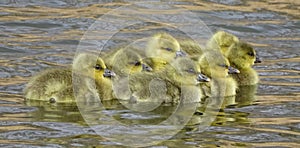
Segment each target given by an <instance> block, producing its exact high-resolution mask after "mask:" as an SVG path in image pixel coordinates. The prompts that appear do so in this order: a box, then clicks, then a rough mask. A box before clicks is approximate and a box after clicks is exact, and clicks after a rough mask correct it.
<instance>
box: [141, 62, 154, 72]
mask: <svg viewBox="0 0 300 148" xmlns="http://www.w3.org/2000/svg"><path fill="white" fill-rule="evenodd" d="M142 67H143V71H148V72H150V71H152V70H153V69H152V68H151V67H150V66H148V65H146V64H142Z"/></svg>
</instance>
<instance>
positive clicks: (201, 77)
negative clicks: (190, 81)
mask: <svg viewBox="0 0 300 148" xmlns="http://www.w3.org/2000/svg"><path fill="white" fill-rule="evenodd" d="M197 81H199V82H209V81H210V78H208V77H207V76H206V75H204V74H201V73H200V74H198V76H197Z"/></svg>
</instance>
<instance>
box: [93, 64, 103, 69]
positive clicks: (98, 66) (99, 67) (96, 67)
mask: <svg viewBox="0 0 300 148" xmlns="http://www.w3.org/2000/svg"><path fill="white" fill-rule="evenodd" d="M94 68H95V69H96V70H101V69H103V68H102V67H101V66H100V65H99V64H97V65H96V66H95V67H94Z"/></svg>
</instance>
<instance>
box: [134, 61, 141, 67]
mask: <svg viewBox="0 0 300 148" xmlns="http://www.w3.org/2000/svg"><path fill="white" fill-rule="evenodd" d="M133 64H134V66H140V65H141V64H142V63H141V62H140V61H135V62H134V63H133Z"/></svg>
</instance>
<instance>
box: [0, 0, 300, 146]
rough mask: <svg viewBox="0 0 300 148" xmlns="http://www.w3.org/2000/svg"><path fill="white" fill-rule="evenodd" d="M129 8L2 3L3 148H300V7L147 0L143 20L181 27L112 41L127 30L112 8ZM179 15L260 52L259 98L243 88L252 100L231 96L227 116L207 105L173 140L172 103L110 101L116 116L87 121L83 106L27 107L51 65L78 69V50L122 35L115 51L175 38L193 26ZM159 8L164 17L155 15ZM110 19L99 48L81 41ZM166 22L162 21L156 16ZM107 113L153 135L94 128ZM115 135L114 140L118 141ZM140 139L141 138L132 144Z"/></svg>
mask: <svg viewBox="0 0 300 148" xmlns="http://www.w3.org/2000/svg"><path fill="white" fill-rule="evenodd" d="M128 2H129V1H125V0H124V1H122V0H118V1H108V0H103V1H98V0H94V1H85V0H80V1H79V0H77V1H71V0H53V1H47V2H46V1H40V2H33V1H30V0H24V1H21V0H3V1H1V2H0V8H1V11H0V20H1V21H0V28H1V29H0V31H1V33H0V36H1V38H0V42H1V43H0V52H1V53H0V55H1V56H0V146H1V147H125V146H122V141H123V142H124V141H125V144H127V146H133V145H136V144H137V145H143V142H145V143H144V144H145V145H147V142H148V141H147V139H148V138H149V139H150V141H151V140H152V141H155V140H156V141H161V142H159V143H156V142H155V143H154V145H153V146H152V147H300V52H299V51H300V50H299V49H300V16H299V14H300V10H299V7H300V1H296V0H265V1H248V0H228V1H225V0H205V1H171V2H167V3H164V5H153V4H147V3H139V4H138V5H139V9H136V10H137V11H136V12H138V14H137V15H138V16H141V17H143V16H149V14H151V17H150V18H151V19H158V20H160V21H162V22H164V23H166V24H167V23H169V24H170V26H173V27H170V26H169V27H166V26H167V25H166V26H161V25H158V24H151V23H148V24H147V23H146V24H139V25H138V26H134V25H133V26H125V29H124V28H123V30H122V31H120V32H119V33H117V34H113V33H114V29H116V28H114V27H116V26H117V25H118V24H119V25H120V23H119V22H118V21H119V20H118V19H115V18H114V16H118V17H120V16H121V15H122V14H121V13H120V14H119V13H111V11H112V10H116V8H119V9H121V10H122V8H125V9H124V10H126V8H129V9H133V8H132V7H130V6H128ZM166 4H169V5H172V7H171V8H169V7H168V5H166ZM151 7H153V8H152V9H151ZM174 8H180V9H184V10H185V11H186V12H189V13H191V14H193V15H188V17H187V19H188V21H191V22H195V23H196V24H197V22H198V20H202V21H203V24H202V22H200V23H199V24H201V25H203V27H204V29H210V31H211V32H216V31H217V30H225V31H228V32H230V33H232V34H235V35H236V36H238V37H239V38H240V39H242V40H245V41H247V42H249V43H251V44H252V45H253V46H254V47H255V49H256V50H257V52H258V54H259V55H260V56H261V58H262V60H263V62H262V63H260V64H256V65H255V67H254V68H255V69H256V70H257V71H258V73H259V76H260V83H259V85H258V87H257V92H256V95H254V93H255V89H254V90H253V91H252V92H251V88H242V89H241V90H243V91H245V93H240V94H239V95H238V96H236V98H235V100H233V102H234V103H232V100H231V98H229V99H228V100H225V102H224V103H225V104H226V103H228V104H227V106H226V105H223V107H222V109H220V110H211V112H209V113H207V112H205V113H204V111H203V110H202V109H203V104H198V105H197V106H198V107H197V110H196V111H195V113H193V116H192V117H191V120H190V121H189V122H188V123H185V126H183V127H181V128H182V129H181V130H179V131H178V133H177V134H175V135H174V136H172V138H170V139H169V138H168V136H167V135H164V134H165V133H168V131H171V130H172V128H174V127H173V126H168V125H165V124H161V123H162V121H164V120H166V119H167V118H168V117H169V116H171V114H172V113H173V112H174V111H175V110H176V106H173V105H164V106H161V107H159V108H157V109H155V110H154V111H152V112H134V111H132V110H130V109H128V108H126V107H124V106H123V105H122V104H120V103H119V102H106V103H105V106H106V107H107V110H104V111H103V110H102V111H99V110H97V108H89V109H88V110H84V111H86V112H89V115H88V116H82V115H81V114H80V112H79V110H78V108H77V106H76V104H49V103H43V102H24V99H23V94H22V90H23V88H24V87H25V85H26V83H27V82H28V80H29V79H30V77H31V76H32V75H34V74H35V73H37V72H39V71H42V70H44V69H47V68H51V67H63V66H68V65H69V64H71V63H72V59H73V56H74V54H75V53H76V51H77V49H78V45H79V44H80V45H90V46H91V48H93V47H97V48H98V47H100V46H101V45H102V44H101V41H102V40H104V39H106V38H107V37H108V36H109V34H113V35H114V36H113V38H111V40H110V41H109V44H108V46H114V45H118V44H122V43H124V42H126V41H129V42H130V41H132V39H136V38H139V37H141V36H145V35H150V33H149V31H150V30H153V29H154V30H155V29H156V30H164V29H166V28H167V29H166V30H168V31H171V32H173V33H174V34H176V33H177V31H176V29H177V28H176V27H178V26H180V23H183V22H186V20H184V19H182V18H181V17H178V18H173V17H166V16H164V15H163V14H172V15H173V16H180V15H179V13H181V11H177V9H174ZM159 9H161V11H154V12H152V11H151V10H159ZM164 9H167V10H168V11H163V10H164ZM119 12H120V11H119ZM107 13H108V14H113V15H112V17H110V15H108V16H109V17H107V18H109V19H107V18H106V20H107V21H110V20H114V21H115V22H114V21H111V22H110V23H111V24H114V25H111V24H109V25H107V26H105V27H104V30H103V29H102V28H98V31H99V32H97V33H99V34H100V35H99V34H98V35H99V36H97V37H96V38H93V39H96V41H94V40H93V39H91V40H90V42H82V41H83V40H85V39H86V40H88V39H87V38H83V37H84V35H86V34H87V31H88V30H91V28H93V26H92V25H94V24H97V19H98V18H99V17H102V18H103V17H104V16H107ZM161 15H162V17H161V18H160V17H157V16H161ZM167 16H168V15H167ZM145 18H147V17H145ZM180 19H181V20H180ZM185 19H186V18H185ZM100 22H101V21H100ZM102 22H103V21H102ZM120 22H121V23H122V21H120ZM98 23H99V21H98ZM100 24H101V23H100ZM204 24H205V25H207V28H205V26H204ZM121 25H122V24H121ZM174 26H175V27H174ZM95 27H99V26H97V25H96V26H95V25H94V28H95ZM100 27H103V25H100ZM197 27H199V26H197ZM162 28H163V29H162ZM200 28H201V27H200ZM105 29H106V30H105ZM109 29H111V30H109ZM117 29H118V28H117ZM96 30H97V29H96ZM181 31H182V30H181ZM185 31H187V32H188V31H190V32H188V33H190V34H192V33H193V32H200V33H203V34H204V35H203V36H201V39H202V40H204V39H205V38H208V37H209V31H207V30H201V31H199V30H196V29H191V28H190V29H186V30H185ZM105 35H107V36H105ZM196 35H197V34H196ZM103 38H104V39H103ZM200 42H201V41H200ZM84 47H85V46H84ZM252 89H253V88H252ZM243 91H242V92H243ZM249 91H250V92H249ZM225 106H226V107H225ZM91 111H92V112H91ZM81 112H83V111H82V110H81ZM99 112H101V114H103V115H105V117H106V116H110V117H113V119H115V121H118V122H121V123H122V124H125V125H131V126H134V125H143V126H145V127H146V129H147V132H149V131H151V132H153V133H154V134H153V133H152V135H150V134H149V133H147V132H145V131H144V130H143V129H139V128H141V127H139V128H136V127H135V128H132V129H129V130H128V129H126V128H124V127H123V126H121V125H115V122H113V121H111V120H110V118H105V117H103V120H102V119H101V123H103V124H102V125H100V126H95V125H90V126H88V123H87V122H86V120H84V119H90V120H92V119H93V120H92V121H94V120H97V119H94V118H95V117H98V116H94V114H96V113H99ZM187 114H189V113H185V112H183V113H182V115H180V114H178V115H177V116H176V119H177V120H178V121H177V122H180V121H179V120H185V117H186V115H187ZM210 115H211V116H215V118H213V120H212V121H211V123H210V124H209V126H207V127H206V128H203V129H205V130H199V128H200V127H201V124H203V123H204V120H206V119H210V118H205V116H210ZM105 119H107V120H105ZM114 125H115V126H114ZM145 127H143V128H145ZM99 129H100V130H101V129H107V130H101V134H99V133H97V132H95V131H97V130H99ZM155 132H157V133H155ZM100 135H102V136H100ZM149 135H150V137H148V136H149ZM106 137H114V138H115V139H114V140H113V139H111V140H109V138H106ZM133 138H136V141H134V140H133V141H130V140H132V139H133ZM124 139H125V140H124ZM126 139H128V140H129V141H126ZM126 142H127V143H126ZM128 143H131V144H128Z"/></svg>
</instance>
